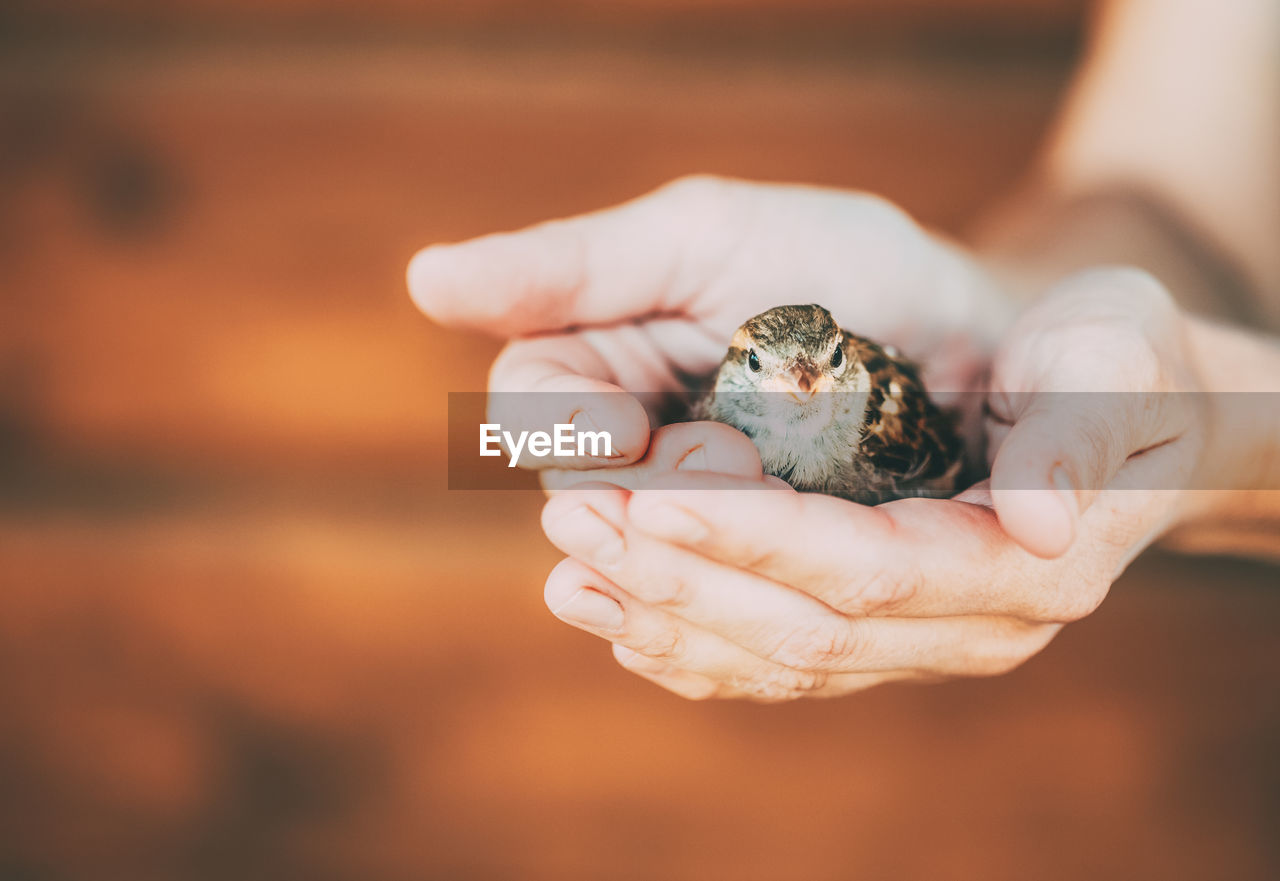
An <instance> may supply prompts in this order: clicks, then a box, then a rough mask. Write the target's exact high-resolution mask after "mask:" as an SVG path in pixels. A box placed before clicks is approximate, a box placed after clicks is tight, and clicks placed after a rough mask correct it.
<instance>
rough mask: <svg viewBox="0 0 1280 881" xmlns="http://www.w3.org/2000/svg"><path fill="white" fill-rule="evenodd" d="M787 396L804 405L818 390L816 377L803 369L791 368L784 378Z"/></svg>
mask: <svg viewBox="0 0 1280 881" xmlns="http://www.w3.org/2000/svg"><path fill="white" fill-rule="evenodd" d="M784 383H785V384H786V386H787V394H789V395H791V397H793V398H795V399H796V401H797V402H799V403H801V404H804V403H806V402H808V401H809V399H810V398H812V397H813V394H814V392H816V391H817V390H818V377H817V376H816V375H814V374H813V373H811V372H810V371H808V370H807V369H805V368H804V367H793V368H791V369H790V370H789V371H787V373H786V374H785V376H784Z"/></svg>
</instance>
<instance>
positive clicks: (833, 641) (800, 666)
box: [770, 619, 858, 674]
mask: <svg viewBox="0 0 1280 881" xmlns="http://www.w3.org/2000/svg"><path fill="white" fill-rule="evenodd" d="M857 650H858V644H857V640H856V638H855V636H854V633H853V628H852V627H851V626H849V623H848V622H846V621H844V620H841V619H836V620H824V621H820V622H817V623H815V624H812V625H808V626H805V627H800V628H797V629H795V630H792V631H791V632H790V633H788V634H787V635H786V637H785V638H784V639H783V640H782V642H781V643H780V644H779V645H778V647H777V648H776V649H774V651H773V652H771V653H770V659H771V660H773V661H776V662H777V663H779V664H784V665H786V667H787V668H788V669H791V670H794V671H798V672H803V673H809V674H812V673H814V672H815V671H824V670H833V669H839V668H842V667H847V666H848V665H849V664H850V663H851V662H852V661H853V660H854V657H855V655H856V654H857Z"/></svg>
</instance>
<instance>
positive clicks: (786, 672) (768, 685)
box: [731, 667, 827, 703]
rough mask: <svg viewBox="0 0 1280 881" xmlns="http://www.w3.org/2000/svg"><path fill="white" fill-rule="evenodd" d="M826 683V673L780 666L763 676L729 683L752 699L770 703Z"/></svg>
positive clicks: (813, 690)
mask: <svg viewBox="0 0 1280 881" xmlns="http://www.w3.org/2000/svg"><path fill="white" fill-rule="evenodd" d="M826 683H827V674H826V673H822V672H818V671H806V670H793V669H791V668H787V667H780V668H778V669H776V670H772V671H770V672H769V673H768V674H766V675H764V676H754V677H751V678H749V679H741V678H739V679H734V680H733V681H732V682H731V685H732V686H733V687H734V688H736V689H738V690H739V691H741V692H743V693H744V694H746V695H748V696H749V697H751V698H752V699H753V700H758V701H763V702H770V703H771V702H776V701H788V700H795V699H796V698H800V697H804V696H805V695H808V694H811V693H813V692H815V691H818V690H820V689H821V688H822V687H823V686H824V685H826Z"/></svg>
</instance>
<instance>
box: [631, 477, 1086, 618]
mask: <svg viewBox="0 0 1280 881" xmlns="http://www.w3.org/2000/svg"><path fill="white" fill-rule="evenodd" d="M755 489H756V488H755V486H754V485H753V484H752V483H750V482H748V481H743V480H741V479H737V478H732V477H726V476H721V475H711V474H684V475H680V476H679V477H658V478H655V480H654V481H652V482H651V483H650V484H649V485H648V486H647V487H646V488H645V490H644V491H643V492H637V493H635V494H633V495H632V496H631V497H630V498H629V499H628V501H627V510H626V515H627V523H628V524H629V525H630V526H632V527H634V529H635V530H636V531H637V532H639V533H642V534H645V535H648V536H650V537H652V538H657V539H661V540H663V541H665V542H668V543H670V544H672V545H675V546H678V547H683V548H686V549H688V550H691V551H694V552H696V553H697V554H698V555H700V556H703V557H706V558H708V559H710V560H715V561H719V562H721V563H724V564H726V565H728V566H731V567H734V568H736V569H739V570H743V571H747V572H753V573H755V574H757V575H760V576H763V577H765V578H767V579H770V580H772V581H775V582H779V583H781V584H786V585H792V586H795V587H796V588H801V587H802V588H803V592H804V593H805V594H808V595H810V596H812V597H813V598H814V599H816V600H818V601H820V602H822V603H824V604H826V605H828V606H830V607H832V608H834V609H836V610H838V611H840V612H843V613H845V614H847V615H854V616H872V617H905V618H916V617H923V618H938V617H950V616H968V615H999V616H1012V617H1017V618H1023V619H1025V620H1028V621H1064V620H1075V617H1076V616H1077V615H1083V614H1087V613H1088V611H1092V607H1089V606H1088V604H1087V603H1086V602H1084V600H1082V599H1081V598H1079V597H1076V596H1075V595H1074V594H1073V593H1072V590H1071V585H1068V584H1067V582H1066V581H1065V580H1064V579H1062V578H1060V577H1058V576H1057V574H1056V569H1054V566H1055V564H1053V563H1050V562H1047V561H1044V560H1041V559H1039V558H1037V557H1034V556H1032V555H1030V554H1027V553H1026V552H1025V551H1023V550H1022V548H1020V547H1019V546H1018V545H1017V544H1016V543H1014V542H1013V541H1012V540H1011V539H1010V538H1009V537H1008V536H1007V535H1006V534H1005V533H1004V530H1002V529H1001V528H1000V524H999V522H998V521H997V520H996V517H995V514H994V512H993V511H992V510H991V509H990V508H987V507H984V506H981V505H977V504H969V503H966V502H958V501H953V500H937V499H904V500H901V501H897V502H891V503H889V504H886V505H880V506H878V507H875V508H869V507H866V506H862V505H856V504H853V503H852V502H846V501H844V500H842V499H837V498H833V497H831V496H824V495H818V494H815V493H784V492H773V493H766V492H760V491H758V490H756V491H754V492H752V491H751V490H755ZM717 490H719V491H717ZM1051 570H1052V571H1051ZM993 572H995V573H999V576H1000V577H999V579H995V578H993V577H992V573H993Z"/></svg>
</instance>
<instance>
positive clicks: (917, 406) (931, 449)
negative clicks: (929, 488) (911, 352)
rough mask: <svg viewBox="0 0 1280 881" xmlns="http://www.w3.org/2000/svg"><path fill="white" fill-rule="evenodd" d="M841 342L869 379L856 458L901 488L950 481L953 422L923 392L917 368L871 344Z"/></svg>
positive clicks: (955, 438) (958, 451)
mask: <svg viewBox="0 0 1280 881" xmlns="http://www.w3.org/2000/svg"><path fill="white" fill-rule="evenodd" d="M845 337H846V338H847V340H848V345H849V347H850V349H852V351H853V352H855V353H856V354H857V356H858V358H859V360H860V361H861V362H862V365H863V366H864V367H865V368H866V369H867V372H868V373H869V374H870V378H871V392H870V394H869V396H868V401H867V420H866V425H865V427H864V430H863V437H862V444H861V453H862V455H863V456H865V457H866V458H867V459H868V460H869V461H870V462H871V464H872V465H874V466H875V467H876V469H877V470H879V471H881V472H885V473H888V474H892V475H894V476H895V477H896V478H897V480H898V481H900V482H902V483H925V482H932V481H942V480H948V479H950V478H953V477H954V476H955V474H956V472H957V471H958V467H957V466H958V464H959V462H960V460H961V457H962V455H963V444H962V443H961V441H960V436H959V434H958V433H957V431H956V425H955V419H954V418H953V417H952V415H951V414H949V413H947V412H946V411H944V410H942V409H941V408H939V407H938V406H937V405H936V404H935V403H934V402H933V400H932V399H931V398H930V397H929V394H928V392H927V391H925V387H924V382H923V381H922V380H921V379H920V369H919V367H917V366H916V365H915V364H914V363H913V362H911V361H909V360H907V359H906V358H902V357H900V356H898V355H896V354H890V353H889V352H886V351H885V349H884V348H883V347H881V346H880V345H878V344H876V343H874V342H872V341H871V340H868V339H865V338H863V337H859V336H855V335H853V334H851V333H848V332H847V331H846V332H845Z"/></svg>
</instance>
